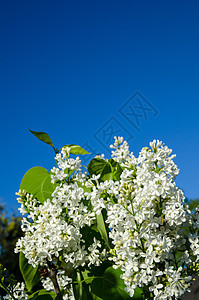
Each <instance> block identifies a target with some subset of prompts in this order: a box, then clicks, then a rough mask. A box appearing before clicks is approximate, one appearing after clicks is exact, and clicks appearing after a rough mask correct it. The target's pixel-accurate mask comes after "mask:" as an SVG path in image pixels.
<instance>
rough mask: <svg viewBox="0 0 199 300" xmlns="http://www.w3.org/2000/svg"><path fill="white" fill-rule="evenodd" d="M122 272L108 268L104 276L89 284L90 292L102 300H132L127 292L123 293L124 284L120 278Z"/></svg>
mask: <svg viewBox="0 0 199 300" xmlns="http://www.w3.org/2000/svg"><path fill="white" fill-rule="evenodd" d="M121 274H122V271H121V270H120V269H117V270H115V269H113V268H112V267H109V268H108V269H106V271H105V272H104V274H103V275H102V276H101V277H99V278H95V279H94V280H93V281H92V283H91V291H92V292H93V293H94V294H95V295H96V296H98V297H100V298H102V299H103V300H110V299H114V300H127V299H132V298H131V297H130V296H129V294H128V293H127V292H125V290H124V288H125V284H124V281H123V279H121V278H120V276H121Z"/></svg>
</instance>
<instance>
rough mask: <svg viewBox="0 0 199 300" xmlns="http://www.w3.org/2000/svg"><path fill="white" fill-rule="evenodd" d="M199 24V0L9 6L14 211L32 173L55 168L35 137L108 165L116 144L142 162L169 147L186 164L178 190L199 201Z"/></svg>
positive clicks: (6, 95) (1, 22) (2, 22)
mask: <svg viewBox="0 0 199 300" xmlns="http://www.w3.org/2000/svg"><path fill="white" fill-rule="evenodd" d="M198 14H199V2H198V1H196V0H195V1H194V0H189V1H188V0H187V1H170V0H169V1H168V0H167V1H153V0H152V1H147V0H144V1H138V0H137V1H112V0H111V1H103V0H102V1H90V0H88V1H63V0H62V1H51V0H48V1H38V0H36V1H25V0H19V1H18V0H17V1H14V0H11V1H1V4H0V38H1V47H0V77H1V78H0V82H1V84H0V86H1V87H0V104H1V109H0V114H1V117H0V130H1V148H0V154H1V175H0V179H1V185H0V187H1V188H0V198H1V199H2V201H3V202H5V203H6V205H7V208H8V210H10V211H11V209H12V208H15V209H16V208H17V207H18V205H17V202H16V197H15V192H16V191H17V190H18V189H19V185H20V181H21V179H22V177H23V175H24V173H25V172H26V171H27V170H28V169H29V168H31V167H34V166H43V167H45V168H47V169H48V170H50V169H51V168H52V167H53V166H54V164H55V161H54V158H53V156H54V153H53V151H52V149H51V148H50V147H49V146H47V145H45V144H44V143H42V142H40V141H39V140H37V139H36V138H35V137H34V136H33V135H31V133H30V132H29V131H28V128H30V129H32V130H36V131H45V132H47V133H48V134H49V135H50V136H51V138H52V141H53V143H54V145H55V146H56V147H57V148H60V147H61V146H63V145H65V144H71V143H73V144H80V145H82V146H83V145H84V146H85V147H88V146H89V147H90V149H93V155H94V154H96V153H105V154H106V155H108V151H107V146H108V145H109V142H110V143H112V137H113V135H124V137H125V138H127V140H129V144H130V148H131V150H132V151H133V152H134V153H135V154H136V155H137V154H138V152H139V150H140V149H141V148H142V147H143V146H147V145H148V143H149V142H150V141H151V140H153V139H159V140H162V141H163V142H164V143H165V144H167V145H168V146H169V147H170V148H172V149H173V152H174V153H176V154H177V157H176V159H175V162H176V163H177V165H178V167H179V168H180V174H179V176H178V178H177V180H176V183H177V185H178V186H179V187H181V188H182V189H183V190H184V192H185V195H186V197H188V198H192V199H195V198H198V197H199V188H198V170H199V159H198V153H199V139H198V132H199V122H198V112H199V55H198V53H199V18H198ZM141 107H142V108H141ZM143 107H144V108H143Z"/></svg>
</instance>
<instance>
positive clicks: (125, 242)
mask: <svg viewBox="0 0 199 300" xmlns="http://www.w3.org/2000/svg"><path fill="white" fill-rule="evenodd" d="M110 147H111V148H112V149H113V151H112V159H113V160H114V161H115V162H117V163H118V164H119V165H120V167H121V170H122V172H121V174H120V178H119V180H113V179H111V180H105V181H101V180H100V174H98V175H92V176H89V175H88V174H87V172H85V171H83V170H82V166H81V160H80V159H79V157H77V158H76V159H73V158H71V157H69V155H70V148H69V147H64V148H62V151H61V153H59V154H57V156H56V161H57V167H54V168H53V169H52V170H51V171H52V175H51V178H52V183H57V186H56V188H55V191H54V192H53V194H52V199H51V200H49V199H48V200H46V201H45V202H44V203H43V204H41V203H39V202H38V201H37V200H36V199H33V197H32V196H31V195H29V194H27V193H26V192H25V191H19V193H18V195H19V196H20V198H19V202H20V203H21V212H22V213H23V214H25V213H28V215H27V216H26V217H24V218H23V221H22V230H23V231H24V237H22V238H21V239H20V240H19V241H18V242H17V245H16V249H15V251H16V252H20V251H22V252H23V253H24V254H25V257H26V258H27V259H28V262H29V263H30V264H31V265H32V266H37V265H46V261H47V260H48V261H53V260H55V259H56V258H57V259H60V257H61V260H62V261H63V262H64V263H66V264H71V265H72V266H73V268H74V269H75V268H78V267H80V266H88V267H90V266H99V265H100V264H101V262H102V261H103V260H105V259H107V258H108V259H109V261H111V262H112V264H113V267H114V268H115V269H116V268H120V269H121V270H122V272H123V274H122V279H123V280H124V283H125V285H126V288H125V289H126V291H127V292H128V293H129V295H130V297H133V295H134V291H135V289H136V288H137V287H140V288H142V289H145V290H147V291H148V294H149V295H153V299H154V300H158V299H160V300H167V299H168V300H171V299H178V298H179V297H180V296H181V295H182V294H184V293H185V292H186V291H188V290H189V289H190V285H191V282H192V280H193V274H195V272H197V271H198V269H197V268H198V262H199V237H198V228H199V211H198V210H197V211H196V212H195V213H194V214H192V213H191V212H190V210H189V209H188V206H187V205H186V204H185V203H184V198H185V197H184V194H183V192H182V190H181V189H179V188H178V187H177V186H176V184H175V182H174V180H175V178H176V176H177V175H178V173H179V170H178V168H177V166H176V164H175V163H174V161H173V158H174V157H175V155H171V153H172V150H171V149H169V148H168V147H167V146H165V145H164V144H163V143H162V142H161V141H159V140H157V141H156V140H154V141H153V142H151V143H150V147H144V148H142V150H141V151H140V153H139V156H138V157H137V158H136V157H135V156H134V154H133V153H132V152H130V151H129V145H128V143H127V142H126V141H124V140H123V138H122V137H118V138H115V143H114V145H111V146H110ZM101 159H104V156H101ZM104 160H105V159H104ZM106 161H107V160H106ZM72 173H73V177H72V178H73V179H72V181H69V180H68V179H69V178H70V174H72ZM103 210H104V211H106V214H107V219H106V223H107V225H108V227H109V232H108V235H109V239H110V241H111V243H112V245H113V247H112V249H111V250H110V251H107V250H106V247H104V246H102V244H101V241H100V240H98V239H97V238H93V241H92V243H91V244H90V245H89V247H87V248H86V247H85V241H84V240H83V236H82V233H81V229H82V228H85V227H90V226H92V225H93V224H95V223H96V218H97V216H98V215H100V213H101V212H102V211H103ZM60 276H62V277H63V276H65V275H64V274H61V273H60ZM60 278H61V277H60ZM69 283H70V280H69V279H67V278H65V280H61V279H60V285H61V287H65V286H64V285H65V284H66V285H68V284H69ZM49 286H50V285H49V282H48V281H44V287H45V288H46V289H50V287H49ZM70 291H71V288H70ZM67 295H69V293H67ZM70 295H71V296H70V297H69V296H68V298H66V299H73V298H72V297H73V295H72V293H71V294H70ZM149 297H150V296H149Z"/></svg>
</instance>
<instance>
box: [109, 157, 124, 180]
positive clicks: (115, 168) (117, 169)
mask: <svg viewBox="0 0 199 300" xmlns="http://www.w3.org/2000/svg"><path fill="white" fill-rule="evenodd" d="M109 163H110V164H111V166H112V170H113V174H114V179H115V180H120V175H121V174H122V172H123V169H122V167H121V166H120V164H119V163H118V162H117V161H115V160H114V159H112V158H111V159H109Z"/></svg>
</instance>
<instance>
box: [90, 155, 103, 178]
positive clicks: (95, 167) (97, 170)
mask: <svg viewBox="0 0 199 300" xmlns="http://www.w3.org/2000/svg"><path fill="white" fill-rule="evenodd" d="M106 165H107V161H106V160H104V159H102V158H93V159H91V161H90V163H89V164H88V172H89V174H90V175H91V176H92V175H93V174H95V175H98V174H101V173H102V171H103V169H104V167H105V166H106Z"/></svg>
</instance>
